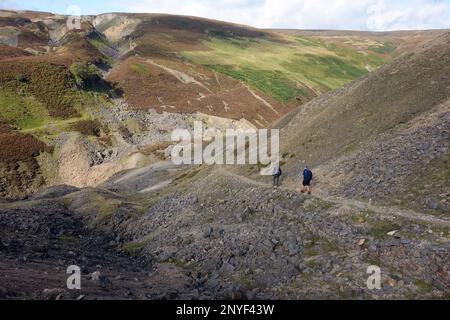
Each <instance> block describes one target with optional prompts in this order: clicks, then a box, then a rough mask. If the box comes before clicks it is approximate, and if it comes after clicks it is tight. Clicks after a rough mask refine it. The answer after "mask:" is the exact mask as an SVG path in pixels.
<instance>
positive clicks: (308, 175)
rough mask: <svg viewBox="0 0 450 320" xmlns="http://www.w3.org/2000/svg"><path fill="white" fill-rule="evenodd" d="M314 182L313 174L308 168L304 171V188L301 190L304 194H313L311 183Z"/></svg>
mask: <svg viewBox="0 0 450 320" xmlns="http://www.w3.org/2000/svg"><path fill="white" fill-rule="evenodd" d="M312 180H313V173H312V171H311V170H309V168H308V167H305V169H303V188H302V190H301V192H302V193H305V192H308V194H311V181H312Z"/></svg>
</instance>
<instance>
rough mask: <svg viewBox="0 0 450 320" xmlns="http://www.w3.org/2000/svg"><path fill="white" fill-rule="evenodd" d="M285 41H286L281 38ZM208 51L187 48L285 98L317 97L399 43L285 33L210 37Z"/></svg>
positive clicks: (188, 54) (196, 58)
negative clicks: (316, 95) (326, 38)
mask: <svg viewBox="0 0 450 320" xmlns="http://www.w3.org/2000/svg"><path fill="white" fill-rule="evenodd" d="M280 40H282V41H280ZM203 45H204V46H205V47H206V48H207V50H202V49H199V50H196V51H184V52H182V55H183V56H184V57H185V58H187V59H188V60H190V61H192V62H193V63H196V64H200V65H204V66H206V67H209V68H211V69H213V70H216V71H219V72H222V73H224V74H226V75H228V76H231V77H233V78H236V79H239V80H242V81H244V82H245V83H247V84H248V85H250V86H252V87H254V88H256V89H259V90H261V91H263V92H264V93H266V94H268V95H270V96H272V97H273V98H275V99H277V100H278V101H281V102H288V101H290V100H292V99H293V98H295V97H296V96H297V95H301V96H303V97H306V98H311V97H310V96H311V92H312V93H313V94H314V93H316V94H319V93H322V92H326V91H330V90H334V89H336V88H338V87H341V86H342V85H344V84H346V83H348V82H350V81H352V80H354V79H356V78H358V77H360V76H362V75H365V74H367V73H369V72H370V71H373V70H375V69H377V68H378V67H380V66H381V65H383V64H385V63H386V62H387V61H389V60H390V59H391V57H390V56H389V55H387V54H386V53H390V52H392V51H393V50H395V47H394V45H393V44H391V43H389V44H387V43H382V42H377V41H375V40H373V41H370V42H368V43H367V45H366V48H364V49H363V50H361V46H360V45H357V44H353V43H351V42H349V43H345V42H343V41H342V40H340V41H339V42H333V41H331V40H323V39H321V38H318V37H304V36H303V37H302V36H293V35H288V34H284V35H283V38H282V39H279V38H275V37H271V36H264V37H260V38H243V37H216V36H212V37H209V38H208V39H207V40H205V41H203Z"/></svg>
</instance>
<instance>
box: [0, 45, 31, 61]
mask: <svg viewBox="0 0 450 320" xmlns="http://www.w3.org/2000/svg"><path fill="white" fill-rule="evenodd" d="M30 55H31V54H30V53H28V52H26V51H25V50H22V49H20V48H16V47H11V46H8V45H6V44H0V60H3V59H8V58H16V57H23V56H30Z"/></svg>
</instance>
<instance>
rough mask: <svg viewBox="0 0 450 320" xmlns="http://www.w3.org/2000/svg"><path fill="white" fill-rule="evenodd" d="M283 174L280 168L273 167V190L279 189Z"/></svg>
mask: <svg viewBox="0 0 450 320" xmlns="http://www.w3.org/2000/svg"><path fill="white" fill-rule="evenodd" d="M282 174H283V173H282V172H281V168H280V166H275V167H273V174H272V175H273V188H274V189H278V187H279V186H280V177H281V175H282Z"/></svg>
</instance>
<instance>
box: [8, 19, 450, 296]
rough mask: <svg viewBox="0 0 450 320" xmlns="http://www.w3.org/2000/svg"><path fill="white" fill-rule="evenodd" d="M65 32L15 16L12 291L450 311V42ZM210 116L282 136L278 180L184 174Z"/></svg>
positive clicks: (117, 22) (104, 25) (183, 28)
mask: <svg viewBox="0 0 450 320" xmlns="http://www.w3.org/2000/svg"><path fill="white" fill-rule="evenodd" d="M66 20H67V17H65V16H61V15H56V14H51V13H43V12H32V11H8V10H0V43H1V44H0V70H1V72H0V150H1V153H0V299H58V300H59V299H68V300H75V299H79V300H80V299H86V300H91V299H92V300H95V299H143V300H145V299H151V300H155V299H157V300H160V299H169V300H171V299H180V300H192V299H193V300H203V299H233V300H242V299H249V300H255V299H372V300H378V299H448V297H449V296H448V293H449V289H450V273H449V272H450V270H449V268H448V260H449V252H450V250H449V249H450V242H449V237H450V216H449V213H450V175H449V174H450V156H449V147H450V31H448V30H431V31H401V32H380V33H371V32H356V31H301V30H261V29H256V28H253V27H248V26H242V25H236V24H231V23H226V22H220V21H215V20H208V19H203V18H196V17H188V16H172V15H162V14H130V13H114V14H102V15H98V16H84V17H82V21H81V22H82V23H81V29H79V30H70V29H69V28H68V27H67V24H66ZM195 121H200V122H201V123H202V124H203V125H204V127H205V128H216V129H218V130H223V131H224V130H226V129H261V128H269V129H271V128H273V129H279V130H280V135H281V136H280V142H281V146H280V147H281V156H282V159H281V160H282V162H281V166H282V168H283V176H282V186H281V188H280V189H279V190H277V191H274V190H273V189H272V186H271V184H270V183H271V177H264V176H261V175H260V169H261V168H260V167H259V166H258V165H244V166H225V165H214V166H207V165H195V166H194V165H192V166H191V165H181V166H178V165H175V164H174V163H173V162H172V161H171V160H172V159H171V157H170V155H171V150H172V148H173V147H174V145H173V142H172V141H171V134H172V132H173V131H174V130H175V129H181V130H189V131H191V130H192V129H193V126H194V123H195ZM305 165H308V166H310V167H311V168H312V169H313V170H314V174H315V179H314V182H313V194H312V195H311V196H310V195H305V194H301V193H300V192H299V188H300V186H301V180H300V179H301V178H300V174H301V172H302V169H303V168H304V166H305ZM70 265H78V266H80V267H81V269H82V290H80V291H71V290H68V289H67V288H66V287H65V283H66V282H65V281H66V279H67V274H66V269H67V267H68V266H70ZM373 265H376V266H379V267H380V268H381V270H382V288H381V289H380V290H375V291H374V290H369V289H368V288H367V277H368V275H367V268H368V267H370V266H373Z"/></svg>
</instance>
